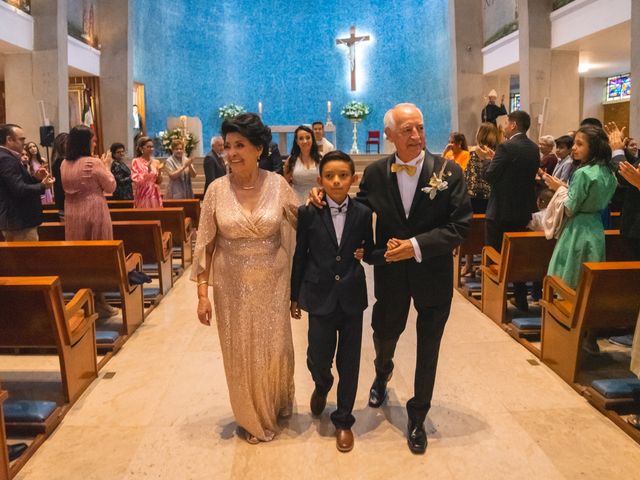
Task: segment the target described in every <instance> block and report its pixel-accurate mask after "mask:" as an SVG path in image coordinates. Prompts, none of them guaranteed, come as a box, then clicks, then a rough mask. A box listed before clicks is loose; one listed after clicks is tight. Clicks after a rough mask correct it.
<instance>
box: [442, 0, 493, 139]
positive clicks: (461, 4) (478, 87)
mask: <svg viewBox="0 0 640 480" xmlns="http://www.w3.org/2000/svg"><path fill="white" fill-rule="evenodd" d="M481 18H482V2H478V1H477V0H449V28H450V39H451V40H450V42H451V43H450V49H451V58H452V62H451V72H450V74H451V79H452V87H453V88H452V91H451V93H452V95H451V128H452V129H453V130H454V131H459V132H462V133H464V135H465V136H466V137H467V142H468V143H469V144H474V143H475V140H474V137H475V134H476V131H477V129H478V126H479V125H480V112H481V110H482V107H483V106H484V102H483V98H482V46H483V32H482V22H481V21H478V19H481Z"/></svg>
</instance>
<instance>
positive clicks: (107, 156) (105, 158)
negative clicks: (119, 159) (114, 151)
mask: <svg viewBox="0 0 640 480" xmlns="http://www.w3.org/2000/svg"><path fill="white" fill-rule="evenodd" d="M100 160H101V161H102V163H103V164H104V166H105V167H107V170H111V164H112V163H113V158H112V157H111V150H108V151H107V153H103V154H102V156H101V157H100Z"/></svg>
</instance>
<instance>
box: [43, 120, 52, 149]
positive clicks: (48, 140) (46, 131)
mask: <svg viewBox="0 0 640 480" xmlns="http://www.w3.org/2000/svg"><path fill="white" fill-rule="evenodd" d="M54 137H55V133H54V131H53V125H49V126H44V127H40V145H42V146H43V147H52V146H53V139H54Z"/></svg>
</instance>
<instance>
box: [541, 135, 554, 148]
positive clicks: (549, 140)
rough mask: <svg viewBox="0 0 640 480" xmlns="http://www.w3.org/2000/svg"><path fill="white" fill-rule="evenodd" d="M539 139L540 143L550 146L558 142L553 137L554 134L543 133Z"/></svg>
mask: <svg viewBox="0 0 640 480" xmlns="http://www.w3.org/2000/svg"><path fill="white" fill-rule="evenodd" d="M539 141H540V143H544V144H545V145H548V146H553V145H555V143H556V141H555V139H554V138H553V135H542V136H541V137H540V140H539Z"/></svg>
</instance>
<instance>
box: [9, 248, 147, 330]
mask: <svg viewBox="0 0 640 480" xmlns="http://www.w3.org/2000/svg"><path fill="white" fill-rule="evenodd" d="M141 269H142V257H141V255H140V254H137V253H132V254H129V255H128V256H126V257H125V253H124V244H123V242H122V240H109V241H85V242H45V241H43V242H11V243H10V242H0V275H1V276H54V275H56V276H59V277H60V280H61V282H62V285H63V286H64V289H65V291H66V292H73V291H76V290H80V289H82V288H90V289H92V290H93V291H94V292H118V293H119V295H120V305H121V308H122V321H123V325H122V334H123V335H131V334H132V333H133V332H134V331H135V330H136V328H138V327H139V326H140V324H141V323H142V322H143V320H144V310H143V297H142V286H141V285H131V284H129V279H128V277H127V273H128V272H130V271H132V270H141Z"/></svg>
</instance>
